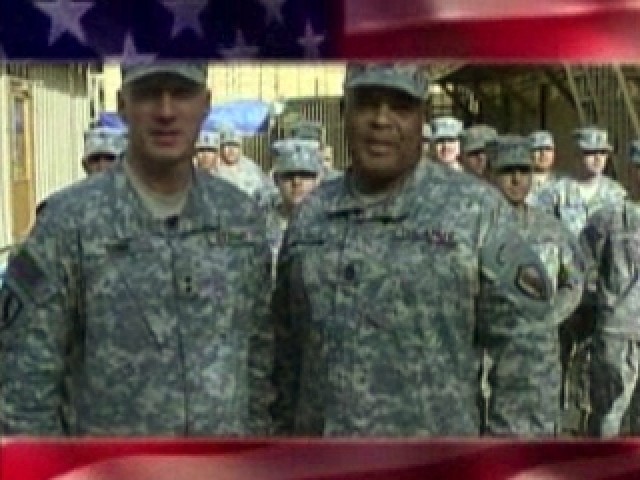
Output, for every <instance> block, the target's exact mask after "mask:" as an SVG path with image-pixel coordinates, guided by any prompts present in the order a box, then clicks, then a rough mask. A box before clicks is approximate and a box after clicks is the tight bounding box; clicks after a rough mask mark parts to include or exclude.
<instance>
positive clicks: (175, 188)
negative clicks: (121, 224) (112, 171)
mask: <svg viewBox="0 0 640 480" xmlns="http://www.w3.org/2000/svg"><path fill="white" fill-rule="evenodd" d="M126 161H127V163H128V165H129V167H130V168H131V170H132V171H133V172H134V173H135V175H136V176H137V177H138V179H139V180H140V181H141V182H142V183H143V184H144V185H146V186H147V187H148V188H149V189H150V190H151V191H154V192H156V193H160V194H163V195H170V194H172V193H177V192H180V191H182V190H185V189H186V188H187V187H188V186H189V184H190V183H191V180H192V176H193V167H192V164H191V159H187V160H185V161H182V162H179V163H175V164H171V165H154V164H153V162H149V161H146V160H143V159H142V157H140V156H136V155H129V156H128V157H127V159H126Z"/></svg>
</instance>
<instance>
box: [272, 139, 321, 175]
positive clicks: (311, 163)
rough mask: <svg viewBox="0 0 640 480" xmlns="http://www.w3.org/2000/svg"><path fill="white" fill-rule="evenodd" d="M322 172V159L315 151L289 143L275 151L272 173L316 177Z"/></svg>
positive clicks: (301, 145)
mask: <svg viewBox="0 0 640 480" xmlns="http://www.w3.org/2000/svg"><path fill="white" fill-rule="evenodd" d="M321 170H322V157H321V156H320V152H319V151H318V150H317V149H314V148H309V147H307V146H304V144H300V143H289V144H287V145H285V146H282V148H280V149H278V150H276V158H275V161H274V164H273V173H274V174H278V173H288V172H307V173H313V174H316V175H319V174H320V171H321Z"/></svg>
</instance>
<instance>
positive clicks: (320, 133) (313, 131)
mask: <svg viewBox="0 0 640 480" xmlns="http://www.w3.org/2000/svg"><path fill="white" fill-rule="evenodd" d="M291 138H296V139H299V140H307V141H316V142H318V151H319V152H320V155H321V156H322V164H323V168H322V175H321V179H322V181H329V180H333V179H334V178H338V177H340V176H341V175H342V172H341V171H339V170H336V169H335V168H334V165H333V148H332V147H331V145H328V144H327V131H326V129H325V128H324V125H322V124H321V123H319V122H310V121H306V120H302V121H300V122H298V123H296V124H295V125H294V126H293V128H292V129H291Z"/></svg>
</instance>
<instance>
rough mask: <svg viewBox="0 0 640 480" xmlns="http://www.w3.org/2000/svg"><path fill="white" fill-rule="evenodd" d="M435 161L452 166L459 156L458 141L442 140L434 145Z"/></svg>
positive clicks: (453, 139) (451, 139)
mask: <svg viewBox="0 0 640 480" xmlns="http://www.w3.org/2000/svg"><path fill="white" fill-rule="evenodd" d="M435 150H436V160H438V161H439V162H440V163H444V164H445V165H453V164H454V163H456V162H457V161H458V157H459V156H460V141H459V140H457V139H455V138H443V139H442V140H438V141H436V143H435Z"/></svg>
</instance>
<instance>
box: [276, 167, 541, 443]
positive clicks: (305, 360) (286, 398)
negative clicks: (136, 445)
mask: <svg viewBox="0 0 640 480" xmlns="http://www.w3.org/2000/svg"><path fill="white" fill-rule="evenodd" d="M470 180H471V177H470V176H467V175H466V174H461V173H456V172H452V171H451V170H450V169H448V168H446V167H444V166H442V165H440V164H436V163H429V164H426V165H423V164H420V165H419V166H418V167H416V169H415V170H414V172H413V174H412V176H411V177H410V178H409V179H408V180H407V181H406V183H405V185H404V187H403V188H402V189H401V190H400V191H398V192H397V193H396V195H395V196H394V197H392V198H390V199H389V200H388V201H386V202H381V203H376V204H370V205H366V204H363V203H362V202H361V201H360V200H358V198H357V197H355V196H354V194H353V191H352V187H351V176H350V175H349V174H348V175H346V176H345V179H343V180H337V181H334V182H331V183H326V184H324V185H322V186H321V187H320V188H319V189H318V190H316V192H315V193H314V194H313V195H311V196H310V197H309V199H308V201H307V202H306V203H305V204H304V205H302V207H301V208H300V210H299V211H298V214H297V215H296V216H295V217H294V219H293V221H292V224H291V225H290V228H289V231H288V233H287V236H286V238H285V241H284V245H283V248H282V251H281V254H280V262H279V269H278V282H277V287H276V292H275V296H274V319H275V322H277V326H276V336H277V343H276V371H275V375H274V378H275V379H276V381H277V386H278V394H279V395H278V399H277V402H276V403H275V404H274V408H273V414H274V420H275V421H276V423H277V428H278V431H280V432H281V433H297V434H304V435H477V434H478V433H479V412H478V408H477V403H476V400H477V394H478V390H479V382H478V350H477V347H476V345H475V343H474V339H475V336H476V333H477V331H476V328H477V327H478V324H480V325H483V324H485V323H487V322H490V320H491V319H490V318H487V317H479V318H476V315H475V310H476V307H477V306H478V305H480V304H482V302H483V300H478V301H477V302H476V300H477V298H476V297H477V296H478V295H479V294H480V286H481V285H483V289H482V292H483V294H485V295H486V296H487V297H489V296H490V297H492V298H494V299H499V300H500V301H502V303H503V304H504V306H505V309H508V308H510V307H511V308H514V309H515V310H518V309H520V308H524V309H527V308H536V309H539V310H540V311H546V309H548V308H549V305H548V303H547V302H545V301H544V300H540V301H535V300H532V299H530V298H528V297H527V296H526V295H524V294H522V293H520V291H516V290H513V289H512V290H509V289H508V287H505V285H509V286H512V285H514V284H515V283H516V280H514V278H513V275H515V272H516V271H519V270H518V267H519V266H522V265H523V264H528V263H531V264H532V265H534V264H537V263H536V262H537V257H536V256H535V254H534V253H533V252H531V251H530V250H525V249H522V244H521V243H518V242H517V240H516V238H517V235H512V234H511V233H505V231H504V230H503V224H502V223H501V220H500V219H504V218H505V217H506V212H507V211H508V206H507V205H506V204H505V203H504V202H503V201H502V199H501V198H500V197H499V196H498V195H497V194H496V192H495V191H494V190H493V189H491V188H489V187H486V186H484V185H481V184H480V183H479V182H475V181H470ZM503 234H504V235H505V236H503ZM505 238H508V239H509V240H512V241H513V242H514V245H513V248H512V247H508V248H506V249H504V250H503V249H502V248H499V245H498V244H499V243H500V242H502V243H500V245H501V246H502V247H504V239H505ZM503 251H504V252H505V254H506V255H508V256H509V259H506V260H505V263H501V264H500V265H502V268H504V267H507V266H508V268H511V269H512V270H510V271H509V272H504V271H503V272H498V271H497V270H496V269H495V267H496V265H498V263H496V261H495V259H496V255H498V256H499V254H498V253H497V252H503ZM534 257H535V258H534ZM532 268H533V267H532ZM539 268H540V269H542V267H541V266H540V267H539ZM537 272H541V270H537ZM539 278H543V277H539ZM543 290H544V289H543ZM542 296H543V297H544V293H543V294H542ZM480 331H486V326H484V327H482V328H480Z"/></svg>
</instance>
